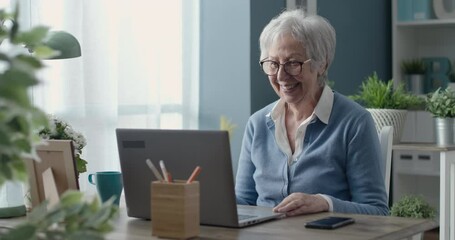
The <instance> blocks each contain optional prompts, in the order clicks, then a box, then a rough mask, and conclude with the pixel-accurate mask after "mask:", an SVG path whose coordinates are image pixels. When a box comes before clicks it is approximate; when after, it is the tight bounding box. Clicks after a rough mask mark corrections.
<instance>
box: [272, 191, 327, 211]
mask: <svg viewBox="0 0 455 240" xmlns="http://www.w3.org/2000/svg"><path fill="white" fill-rule="evenodd" d="M328 210H329V204H328V203H327V201H326V200H325V199H324V198H323V197H321V196H319V195H311V194H306V193H292V194H291V195H289V196H287V197H286V198H285V199H283V201H281V203H280V204H278V205H277V206H276V207H274V208H273V211H274V212H279V213H286V216H297V215H301V214H308V213H317V212H326V211H328Z"/></svg>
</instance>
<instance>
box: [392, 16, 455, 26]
mask: <svg viewBox="0 0 455 240" xmlns="http://www.w3.org/2000/svg"><path fill="white" fill-rule="evenodd" d="M396 25H397V27H426V26H431V27H437V26H441V27H444V26H455V18H451V19H429V20H420V21H409V22H397V23H396Z"/></svg>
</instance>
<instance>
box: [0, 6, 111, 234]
mask: <svg viewBox="0 0 455 240" xmlns="http://www.w3.org/2000/svg"><path fill="white" fill-rule="evenodd" d="M16 9H18V8H17V7H16ZM47 32H48V29H47V28H46V27H34V28H32V29H31V30H29V31H27V32H20V31H19V26H18V21H17V12H15V13H13V14H10V13H7V12H6V11H4V10H1V9H0V160H1V161H0V186H1V185H2V184H4V183H5V182H6V181H10V180H21V181H25V180H26V178H27V175H26V169H25V162H24V161H25V160H24V159H30V158H32V159H37V158H36V151H35V146H36V145H37V144H38V143H39V142H40V141H41V139H40V137H39V136H38V129H41V128H42V127H44V126H47V118H46V115H45V114H44V113H43V112H42V111H41V110H40V109H38V108H36V107H35V106H34V105H33V104H32V102H31V100H30V97H29V95H28V91H29V90H30V88H31V87H32V86H34V85H36V84H38V82H39V81H38V79H37V77H36V72H37V71H38V70H39V69H41V68H43V64H42V62H41V60H40V59H41V58H48V57H51V56H53V55H54V54H58V53H55V52H54V51H53V50H52V49H50V48H48V47H46V46H44V45H43V44H42V42H43V39H44V38H45V37H46V35H47ZM25 46H27V47H29V48H33V51H34V54H33V55H30V54H29V53H28V51H26V50H25ZM94 201H95V200H93V201H92V202H91V203H87V202H84V201H83V199H82V193H80V192H71V191H67V192H66V193H64V194H63V195H62V196H61V201H60V203H59V204H58V205H56V206H52V207H48V206H47V204H46V202H44V203H43V204H42V205H41V206H40V207H37V208H34V210H33V212H32V213H30V214H29V216H28V218H27V220H26V221H24V223H23V224H21V225H19V226H17V227H16V228H15V229H11V230H10V231H9V232H8V233H6V235H1V236H0V238H1V239H25V240H27V239H76V238H81V237H83V238H85V239H102V236H103V234H104V233H106V232H107V231H109V230H110V229H111V228H112V227H111V223H110V221H111V219H112V218H113V217H114V216H115V213H116V212H117V211H118V210H117V207H116V206H114V205H112V202H108V203H107V204H104V205H102V206H100V205H99V204H97V202H94ZM48 208H49V209H48Z"/></svg>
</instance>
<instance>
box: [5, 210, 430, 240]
mask: <svg viewBox="0 0 455 240" xmlns="http://www.w3.org/2000/svg"><path fill="white" fill-rule="evenodd" d="M327 216H349V217H353V218H354V219H355V221H356V223H355V224H351V225H348V226H345V227H342V228H339V229H335V230H319V229H307V228H305V227H304V224H305V223H306V222H309V221H312V220H315V219H318V218H322V217H327ZM23 219H24V218H16V219H0V226H9V227H11V226H14V225H16V224H18V223H19V222H21V221H23ZM114 224H115V226H116V227H115V230H114V231H113V232H111V233H109V234H108V235H107V236H106V239H111V240H126V239H128V240H129V239H137V240H141V239H144V240H145V239H147V240H149V239H159V238H156V237H151V222H150V221H146V220H141V219H135V218H130V217H128V216H126V212H125V209H124V208H121V210H120V216H119V218H118V219H116V220H115V223H114ZM435 227H437V223H436V222H435V221H431V220H423V219H409V218H398V217H384V216H368V215H350V214H337V213H319V214H312V215H306V216H298V217H289V218H283V219H279V220H272V221H269V222H265V223H261V224H257V225H254V226H250V227H246V228H240V229H236V228H223V227H211V226H201V229H200V230H201V232H200V234H199V238H196V239H248V240H249V239H302V237H305V239H329V240H334V239H349V240H355V239H388V240H390V239H402V238H405V237H409V236H412V235H414V234H416V233H421V232H424V231H427V230H430V229H433V228H435Z"/></svg>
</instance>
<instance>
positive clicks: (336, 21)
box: [317, 0, 392, 95]
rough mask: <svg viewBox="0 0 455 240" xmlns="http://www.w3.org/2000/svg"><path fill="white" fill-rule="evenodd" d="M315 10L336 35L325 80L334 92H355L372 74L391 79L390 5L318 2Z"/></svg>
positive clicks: (376, 1)
mask: <svg viewBox="0 0 455 240" xmlns="http://www.w3.org/2000/svg"><path fill="white" fill-rule="evenodd" d="M317 9H318V14H319V15H321V16H323V17H325V18H327V19H328V20H329V21H330V23H331V24H332V25H333V27H334V28H335V30H336V32H337V50H336V53H335V60H334V62H333V64H332V66H331V67H330V69H329V79H330V80H332V81H335V87H334V88H335V89H336V90H337V91H338V92H341V93H343V94H346V95H349V94H353V93H355V92H357V91H358V89H359V86H360V84H361V82H362V81H363V80H364V79H365V78H366V77H367V76H369V75H371V74H372V73H373V71H376V72H377V73H378V75H379V77H380V78H382V79H383V80H389V79H390V78H391V77H392V70H391V67H392V65H391V64H392V55H391V54H392V51H391V49H392V48H391V43H392V38H391V1H384V0H368V1H358V0H343V1H333V0H318V2H317Z"/></svg>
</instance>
